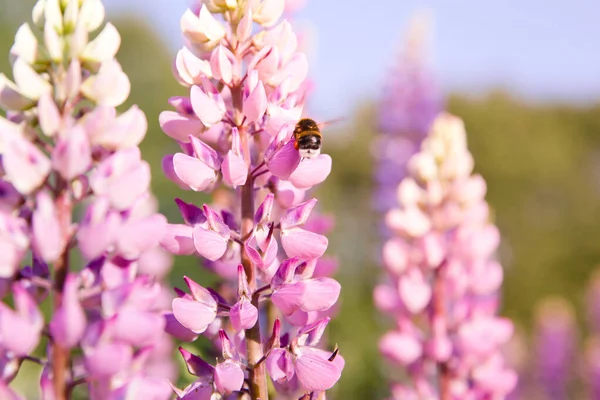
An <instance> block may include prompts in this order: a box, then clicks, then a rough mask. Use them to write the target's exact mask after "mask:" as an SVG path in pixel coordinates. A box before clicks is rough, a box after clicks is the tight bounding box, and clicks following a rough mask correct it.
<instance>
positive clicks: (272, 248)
mask: <svg viewBox="0 0 600 400" xmlns="http://www.w3.org/2000/svg"><path fill="white" fill-rule="evenodd" d="M285 5H286V4H285V1H284V0H260V1H253V2H247V4H246V3H244V4H243V5H241V3H240V2H235V1H216V0H211V1H203V2H202V3H199V4H198V6H197V7H194V9H190V10H187V11H186V12H185V14H184V15H183V16H182V18H181V29H182V31H183V34H184V36H185V38H186V45H185V47H183V48H182V49H181V50H180V51H179V52H178V54H177V56H176V58H175V61H174V65H173V70H174V74H175V77H176V79H177V80H178V81H179V82H180V83H181V84H182V85H183V86H185V87H187V88H188V90H189V93H188V95H187V96H184V97H173V98H171V99H169V103H170V105H171V106H172V107H173V110H172V111H164V112H163V113H161V115H160V118H159V123H160V125H161V127H162V129H163V131H164V132H165V133H166V134H167V135H168V136H170V137H171V138H173V139H175V140H176V141H177V143H178V144H179V147H180V149H181V151H180V152H178V153H176V154H173V155H168V156H165V157H164V159H163V170H164V172H165V174H166V176H167V177H169V178H170V179H171V180H172V181H173V182H174V183H175V184H177V185H178V186H179V187H181V188H182V189H185V190H191V191H207V192H212V193H213V195H214V197H213V202H212V203H211V204H203V205H201V206H200V205H195V204H190V203H186V202H183V201H181V200H179V199H177V200H176V202H177V205H178V207H179V209H180V211H181V215H182V217H183V222H182V223H174V224H169V225H167V229H166V232H167V233H166V235H165V236H164V237H163V238H162V240H161V245H162V246H163V247H164V248H165V249H167V250H168V251H170V252H172V253H174V254H181V255H197V256H200V257H202V258H204V259H205V260H206V262H205V265H206V267H208V268H210V269H211V270H212V271H214V272H215V273H217V274H218V275H219V276H220V277H221V278H222V279H223V281H222V282H221V283H220V284H219V286H218V287H217V288H215V290H213V289H210V288H207V287H204V286H202V285H201V284H200V283H196V282H193V281H192V280H190V279H188V278H185V282H186V285H187V286H188V289H189V292H184V291H180V290H178V291H177V295H178V297H177V298H175V299H174V300H173V304H172V313H167V314H166V319H167V328H166V329H167V331H169V332H170V333H172V334H173V335H175V336H177V337H178V338H181V339H183V340H187V341H193V340H195V339H196V337H197V336H198V335H203V336H205V337H207V338H209V339H210V340H212V341H213V342H214V343H215V347H217V348H219V347H220V348H221V349H222V351H223V357H222V359H219V361H218V362H217V364H216V365H214V366H213V365H210V364H208V363H206V362H204V361H203V360H201V359H200V358H199V357H196V356H192V355H190V354H189V353H187V352H185V351H182V354H183V356H184V359H185V360H186V362H187V364H188V369H189V371H190V373H192V374H193V375H196V376H197V377H198V379H197V380H196V382H194V383H192V384H191V385H190V386H188V387H187V388H185V389H182V390H180V389H175V393H176V394H177V396H178V398H180V399H191V398H202V399H204V398H206V399H208V398H211V396H220V395H223V396H227V395H229V394H230V393H232V392H238V394H239V392H241V391H244V392H246V393H250V396H251V398H253V399H257V398H260V399H263V400H264V399H267V398H268V393H267V381H266V379H267V376H268V375H267V374H269V375H270V377H271V379H272V380H273V382H275V384H276V387H277V390H278V391H282V393H283V392H285V393H286V395H290V396H294V395H296V397H300V396H302V395H303V394H305V393H307V394H308V395H309V396H310V393H315V395H316V394H317V393H320V392H322V391H324V390H327V389H329V388H330V387H332V386H333V385H334V384H335V382H337V380H338V379H339V377H340V375H341V370H342V368H343V362H341V360H342V358H341V357H340V356H339V355H337V351H336V352H331V351H326V350H322V349H318V348H317V347H316V346H317V342H318V341H319V340H318V339H316V340H314V341H311V342H310V343H309V342H308V339H307V337H308V336H310V335H311V333H310V332H312V331H313V328H312V327H313V326H315V325H314V324H317V322H318V321H324V319H325V318H327V317H329V316H330V315H331V314H332V313H333V310H335V307H334V305H335V303H336V301H337V299H338V297H339V293H340V285H339V284H338V283H337V282H336V281H335V280H333V279H332V278H330V277H328V276H327V275H328V274H329V273H330V271H332V270H334V269H335V262H334V261H333V260H332V259H331V258H321V257H322V256H323V255H324V253H325V251H326V250H327V246H328V240H327V238H326V236H325V235H324V234H325V233H326V232H327V230H328V226H327V224H322V223H319V218H318V217H314V216H313V217H310V216H311V211H312V210H313V208H314V207H315V204H316V203H317V200H316V199H311V200H308V201H305V197H307V196H306V192H307V191H308V190H310V189H311V188H312V187H313V186H315V185H318V184H319V183H321V182H323V181H324V180H325V179H326V178H327V176H328V175H329V173H330V172H331V165H332V160H331V157H330V156H329V155H327V154H320V155H318V156H316V157H314V158H311V159H303V158H302V156H301V154H300V152H299V151H298V150H297V149H296V146H295V142H294V139H293V138H292V132H293V129H294V126H295V124H296V123H297V122H298V120H299V119H300V117H301V116H302V111H303V106H304V98H305V95H306V91H307V89H308V84H307V81H306V75H307V72H308V64H307V61H306V56H305V55H304V54H303V53H302V52H300V51H299V50H298V39H297V36H296V34H295V33H294V31H293V29H292V26H291V24H290V23H289V22H288V21H286V20H281V16H282V14H283V13H284V6H285ZM288 11H289V10H288ZM309 218H310V219H309ZM323 225H324V226H323ZM103 229H104V228H103ZM327 321H328V319H327ZM325 325H326V323H321V324H319V325H318V326H319V327H320V328H319V332H320V334H319V337H320V336H321V335H322V333H323V332H322V331H323V329H324V327H325ZM264 329H268V330H271V329H275V330H276V332H277V333H276V334H274V336H273V337H272V338H271V340H269V341H268V342H262V341H261V339H262V340H267V339H268V338H267V337H266V336H267V335H266V334H264V333H262V334H261V330H264ZM314 329H316V328H314ZM309 331H310V332H309ZM229 338H231V339H229ZM284 338H285V339H284ZM234 347H235V349H234ZM277 354H279V355H282V357H283V358H282V360H288V359H289V361H290V364H289V365H290V368H292V369H293V371H294V372H293V373H292V372H290V373H286V374H284V375H283V376H282V375H281V374H280V373H279V371H275V369H273V368H271V367H269V368H265V364H267V362H266V361H265V360H267V359H269V360H272V359H273V357H275V355H277ZM284 355H285V356H284ZM313 363H316V364H315V365H317V366H318V367H319V368H318V369H319V371H322V372H326V373H323V374H321V373H319V372H317V373H314V371H313V372H312V373H311V368H310V365H312V364H313ZM268 364H269V365H270V366H272V365H273V363H272V362H269V363H268ZM290 371H291V370H290ZM273 374H275V375H273Z"/></svg>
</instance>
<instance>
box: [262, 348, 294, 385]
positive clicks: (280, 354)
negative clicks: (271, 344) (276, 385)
mask: <svg viewBox="0 0 600 400" xmlns="http://www.w3.org/2000/svg"><path fill="white" fill-rule="evenodd" d="M266 367H267V371H268V372H269V376H270V377H271V379H272V380H273V381H281V380H284V379H285V380H286V381H289V380H290V379H292V377H293V376H294V364H293V362H292V355H291V354H290V353H289V352H288V351H287V350H285V349H272V350H271V351H270V352H269V355H268V356H267V359H266Z"/></svg>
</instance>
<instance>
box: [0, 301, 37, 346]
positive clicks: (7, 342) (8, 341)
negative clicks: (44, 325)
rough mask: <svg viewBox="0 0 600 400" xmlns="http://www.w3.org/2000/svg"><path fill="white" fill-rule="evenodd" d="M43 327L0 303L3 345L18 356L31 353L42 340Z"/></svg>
mask: <svg viewBox="0 0 600 400" xmlns="http://www.w3.org/2000/svg"><path fill="white" fill-rule="evenodd" d="M40 337H41V329H35V325H34V324H32V323H31V322H30V321H28V320H27V319H25V318H23V317H22V316H19V315H18V314H17V313H15V312H14V311H13V310H11V309H10V308H8V307H7V306H6V305H4V304H3V303H0V340H1V341H2V347H3V348H4V349H6V350H9V351H12V352H14V353H15V354H16V355H17V356H25V355H28V354H30V353H31V352H32V351H33V350H34V349H35V348H36V347H37V345H38V343H39V342H40Z"/></svg>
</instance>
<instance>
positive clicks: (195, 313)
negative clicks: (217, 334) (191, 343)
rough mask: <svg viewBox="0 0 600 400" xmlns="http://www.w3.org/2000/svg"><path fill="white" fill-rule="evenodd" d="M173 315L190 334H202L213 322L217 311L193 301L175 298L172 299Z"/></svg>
mask: <svg viewBox="0 0 600 400" xmlns="http://www.w3.org/2000/svg"><path fill="white" fill-rule="evenodd" d="M173 315H174V316H175V318H177V321H179V322H180V323H181V325H183V326H185V327H186V328H188V329H189V330H191V331H192V332H194V333H202V332H204V331H205V330H206V328H208V325H210V324H211V323H212V322H213V321H214V320H215V318H216V316H217V310H216V308H212V307H207V306H206V305H205V304H202V303H200V302H198V301H195V300H188V299H183V298H176V299H173Z"/></svg>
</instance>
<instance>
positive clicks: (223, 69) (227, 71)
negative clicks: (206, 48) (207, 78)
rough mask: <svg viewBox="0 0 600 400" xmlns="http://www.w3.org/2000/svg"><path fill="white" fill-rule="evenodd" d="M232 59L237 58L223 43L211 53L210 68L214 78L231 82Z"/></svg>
mask: <svg viewBox="0 0 600 400" xmlns="http://www.w3.org/2000/svg"><path fill="white" fill-rule="evenodd" d="M230 59H233V60H235V58H234V55H233V54H231V52H230V51H229V50H227V49H226V48H225V47H223V46H222V45H219V46H217V48H216V49H214V50H213V51H212V53H211V55H210V69H211V72H212V75H213V78H215V79H216V80H220V81H223V82H225V83H226V84H230V83H231V81H232V79H233V64H232V62H231V60H230Z"/></svg>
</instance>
